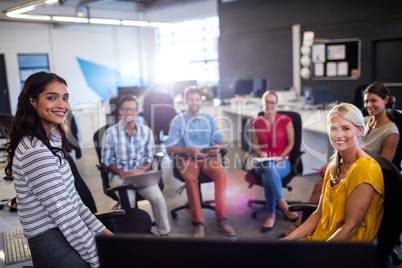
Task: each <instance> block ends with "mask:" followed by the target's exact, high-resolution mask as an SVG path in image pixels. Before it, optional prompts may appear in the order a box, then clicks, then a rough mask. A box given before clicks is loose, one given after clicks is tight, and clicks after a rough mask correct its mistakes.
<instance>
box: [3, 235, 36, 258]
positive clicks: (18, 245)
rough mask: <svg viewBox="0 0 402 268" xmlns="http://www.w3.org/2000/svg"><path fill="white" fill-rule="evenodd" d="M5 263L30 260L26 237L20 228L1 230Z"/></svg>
mask: <svg viewBox="0 0 402 268" xmlns="http://www.w3.org/2000/svg"><path fill="white" fill-rule="evenodd" d="M3 241H4V255H5V263H6V264H10V263H14V262H20V261H27V260H31V251H30V250H29V245H28V239H26V238H25V236H24V233H23V231H22V229H19V230H7V231H4V232H3Z"/></svg>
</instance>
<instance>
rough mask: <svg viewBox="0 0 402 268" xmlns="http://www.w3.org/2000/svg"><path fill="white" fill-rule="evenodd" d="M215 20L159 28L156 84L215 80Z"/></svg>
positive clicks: (216, 53)
mask: <svg viewBox="0 0 402 268" xmlns="http://www.w3.org/2000/svg"><path fill="white" fill-rule="evenodd" d="M218 38H219V19H218V17H217V16H214V17H208V18H202V19H195V20H187V21H183V22H178V23H174V24H172V25H170V26H166V27H162V28H159V51H158V54H157V57H156V60H157V62H156V66H157V67H156V68H157V80H158V83H170V82H174V81H183V80H197V81H198V83H199V84H200V83H201V84H204V83H208V82H212V83H216V82H217V81H218V80H219V62H218V60H219V55H218Z"/></svg>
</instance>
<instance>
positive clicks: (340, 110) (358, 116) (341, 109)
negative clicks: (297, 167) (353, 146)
mask: <svg viewBox="0 0 402 268" xmlns="http://www.w3.org/2000/svg"><path fill="white" fill-rule="evenodd" d="M334 116H342V117H343V118H345V119H346V120H349V121H350V122H352V124H354V125H355V126H356V127H361V128H362V129H363V132H362V133H363V134H364V133H365V126H364V119H363V114H362V112H361V111H360V110H359V108H357V107H356V106H354V105H353V104H350V103H341V104H338V105H336V106H335V107H334V108H332V109H331V110H330V111H329V113H328V117H327V125H328V126H329V124H330V123H331V118H332V117H334ZM363 134H362V135H361V136H363ZM361 136H360V137H361ZM360 137H359V138H358V146H359V147H360ZM331 159H333V161H332V162H331V163H330V164H329V165H328V168H329V174H330V176H331V181H332V182H335V181H336V179H338V176H339V172H340V170H339V166H340V164H341V163H342V158H341V155H340V154H339V152H338V150H336V149H335V150H334V154H333V155H332V156H331Z"/></svg>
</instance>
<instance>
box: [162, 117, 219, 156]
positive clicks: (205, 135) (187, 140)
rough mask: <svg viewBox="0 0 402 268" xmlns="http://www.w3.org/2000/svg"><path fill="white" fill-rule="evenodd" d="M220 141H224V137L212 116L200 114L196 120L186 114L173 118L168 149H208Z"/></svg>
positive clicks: (167, 142)
mask: <svg viewBox="0 0 402 268" xmlns="http://www.w3.org/2000/svg"><path fill="white" fill-rule="evenodd" d="M220 141H223V137H222V135H221V134H220V133H219V129H218V127H217V126H216V123H215V120H214V118H213V117H212V116H211V115H209V114H206V113H199V114H198V116H197V117H196V118H192V117H191V116H190V115H189V114H188V112H185V113H181V114H179V115H176V116H175V117H174V118H173V120H172V123H171V124H170V129H169V138H168V139H167V141H166V147H170V146H173V145H177V146H181V147H200V148H206V147H211V146H215V145H216V144H217V143H218V142H220Z"/></svg>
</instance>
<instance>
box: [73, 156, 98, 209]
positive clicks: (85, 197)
mask: <svg viewBox="0 0 402 268" xmlns="http://www.w3.org/2000/svg"><path fill="white" fill-rule="evenodd" d="M67 161H68V164H69V165H70V168H71V172H72V173H73V176H74V185H75V189H76V190H77V192H78V194H79V195H80V197H81V200H82V202H84V204H85V205H86V206H87V207H88V208H89V210H90V211H91V212H92V213H96V212H97V208H96V205H95V200H94V198H93V196H92V194H91V191H90V190H89V188H88V186H87V185H86V183H85V181H84V180H83V179H82V177H81V175H80V173H79V171H78V168H77V166H76V164H75V162H74V160H73V158H72V157H71V156H70V155H69V156H68V157H67Z"/></svg>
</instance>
